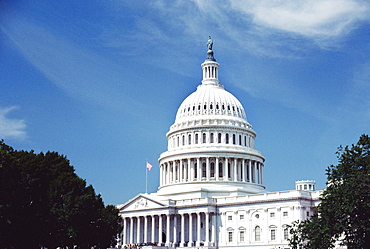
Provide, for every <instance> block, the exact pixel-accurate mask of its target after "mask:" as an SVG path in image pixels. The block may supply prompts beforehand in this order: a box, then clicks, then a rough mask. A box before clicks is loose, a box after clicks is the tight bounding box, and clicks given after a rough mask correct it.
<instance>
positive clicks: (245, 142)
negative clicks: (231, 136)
mask: <svg viewBox="0 0 370 249" xmlns="http://www.w3.org/2000/svg"><path fill="white" fill-rule="evenodd" d="M244 146H247V136H244Z"/></svg>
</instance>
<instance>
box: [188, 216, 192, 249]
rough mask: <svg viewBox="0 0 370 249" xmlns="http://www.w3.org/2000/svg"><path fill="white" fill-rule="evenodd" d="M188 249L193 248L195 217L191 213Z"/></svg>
mask: <svg viewBox="0 0 370 249" xmlns="http://www.w3.org/2000/svg"><path fill="white" fill-rule="evenodd" d="M188 247H193V216H192V215H191V213H189V243H188Z"/></svg>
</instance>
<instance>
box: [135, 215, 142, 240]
mask: <svg viewBox="0 0 370 249" xmlns="http://www.w3.org/2000/svg"><path fill="white" fill-rule="evenodd" d="M140 222H141V220H140V216H139V217H137V224H136V225H137V226H136V227H137V232H136V243H141V241H140V240H141V238H140V235H141V233H140Z"/></svg>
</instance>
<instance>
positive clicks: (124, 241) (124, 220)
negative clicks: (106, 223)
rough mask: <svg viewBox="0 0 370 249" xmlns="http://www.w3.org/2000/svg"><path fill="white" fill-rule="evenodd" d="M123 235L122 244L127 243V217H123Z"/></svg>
mask: <svg viewBox="0 0 370 249" xmlns="http://www.w3.org/2000/svg"><path fill="white" fill-rule="evenodd" d="M122 231H123V236H122V245H126V244H127V242H126V241H127V218H123V229H122Z"/></svg>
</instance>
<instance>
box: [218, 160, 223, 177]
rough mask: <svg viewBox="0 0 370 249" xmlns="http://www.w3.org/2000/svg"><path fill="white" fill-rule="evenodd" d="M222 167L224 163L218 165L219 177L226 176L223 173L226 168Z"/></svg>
mask: <svg viewBox="0 0 370 249" xmlns="http://www.w3.org/2000/svg"><path fill="white" fill-rule="evenodd" d="M222 166H223V165H222V163H218V176H219V177H223V176H224V171H223V169H224V167H222Z"/></svg>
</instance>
